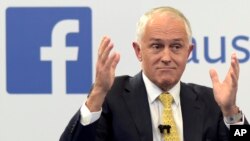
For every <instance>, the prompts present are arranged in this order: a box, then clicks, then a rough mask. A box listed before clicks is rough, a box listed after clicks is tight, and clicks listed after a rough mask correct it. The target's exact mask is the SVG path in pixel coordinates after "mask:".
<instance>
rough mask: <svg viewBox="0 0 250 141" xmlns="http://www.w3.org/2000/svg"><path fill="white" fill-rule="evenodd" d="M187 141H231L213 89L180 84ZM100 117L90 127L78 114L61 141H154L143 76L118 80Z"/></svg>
mask: <svg viewBox="0 0 250 141" xmlns="http://www.w3.org/2000/svg"><path fill="white" fill-rule="evenodd" d="M180 100H181V109H182V116H183V130H184V131H183V132H184V140H185V141H228V140H229V139H228V138H229V130H228V129H227V128H226V126H225V124H224V122H223V117H222V113H221V111H220V108H219V107H218V105H217V103H216V102H215V100H214V97H213V91H212V89H211V88H207V87H204V86H199V85H195V84H185V83H181V91H180ZM102 110H103V111H102V114H101V117H100V119H99V120H98V121H96V122H94V123H93V124H90V125H88V126H82V125H81V123H80V122H79V119H80V112H79V111H78V112H77V113H76V114H75V116H74V117H73V118H72V119H71V121H70V122H69V124H68V126H67V127H66V129H65V131H64V133H63V134H62V136H61V138H60V141H152V140H153V135H152V123H151V116H150V109H149V103H148V97H147V93H146V88H145V85H144V82H143V80H142V74H141V73H139V74H137V75H136V76H135V77H129V76H120V77H116V79H115V82H114V85H113V86H112V88H111V90H110V91H109V93H108V95H107V96H106V100H105V102H104V104H103V109H102Z"/></svg>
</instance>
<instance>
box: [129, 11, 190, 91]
mask: <svg viewBox="0 0 250 141" xmlns="http://www.w3.org/2000/svg"><path fill="white" fill-rule="evenodd" d="M171 15H172V14H159V15H154V17H153V18H152V19H151V20H149V21H148V23H147V24H146V27H145V31H144V33H143V34H142V37H141V41H140V42H139V43H134V44H133V46H134V49H135V52H136V55H137V57H138V59H139V60H140V61H141V63H142V69H143V72H144V73H145V74H146V76H147V77H148V78H149V79H150V80H151V81H152V82H153V83H155V84H156V85H157V86H158V87H160V88H161V89H163V90H165V91H167V90H169V89H170V88H172V87H173V86H174V85H175V84H176V83H177V82H178V81H179V80H180V78H181V75H182V73H183V71H184V69H185V66H186V63H187V60H188V56H189V54H190V52H191V51H192V48H193V46H192V45H190V44H189V40H188V35H187V32H186V28H185V24H184V21H183V20H181V19H180V18H179V17H175V16H171Z"/></svg>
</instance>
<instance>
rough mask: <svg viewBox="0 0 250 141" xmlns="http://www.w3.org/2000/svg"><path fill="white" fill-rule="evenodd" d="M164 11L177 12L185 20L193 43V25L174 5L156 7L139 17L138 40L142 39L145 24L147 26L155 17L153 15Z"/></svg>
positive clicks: (189, 38)
mask: <svg viewBox="0 0 250 141" xmlns="http://www.w3.org/2000/svg"><path fill="white" fill-rule="evenodd" d="M162 13H172V14H175V15H176V16H177V17H180V18H181V19H182V20H183V21H184V23H185V27H186V32H187V35H188V40H189V42H190V43H191V42H192V30H191V26H190V23H189V21H188V19H187V18H186V17H185V16H184V14H183V13H182V12H180V11H179V10H177V9H175V8H172V7H167V6H166V7H157V8H154V9H152V10H150V11H148V12H146V13H145V14H144V15H142V16H141V18H140V19H139V22H138V23H137V30H136V36H137V40H138V41H139V40H140V39H141V37H142V35H143V33H144V30H145V26H146V24H147V22H148V21H149V20H150V19H151V18H152V17H153V15H154V14H162Z"/></svg>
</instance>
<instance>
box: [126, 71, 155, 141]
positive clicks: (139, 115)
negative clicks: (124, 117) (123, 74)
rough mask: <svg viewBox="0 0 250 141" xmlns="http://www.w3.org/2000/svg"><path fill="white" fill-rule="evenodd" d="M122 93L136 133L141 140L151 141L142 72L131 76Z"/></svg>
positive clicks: (150, 125)
mask: <svg viewBox="0 0 250 141" xmlns="http://www.w3.org/2000/svg"><path fill="white" fill-rule="evenodd" d="M125 88H126V92H125V93H124V95H123V98H124V100H125V103H126V105H127V108H128V111H129V114H130V115H131V117H132V118H133V120H134V122H135V125H136V128H137V131H138V134H139V136H140V138H141V140H142V141H152V140H153V135H152V134H153V132H152V123H151V115H150V109H149V104H148V97H147V92H146V88H145V85H144V82H143V80H142V74H141V73H139V74H137V75H136V76H135V77H133V78H132V79H131V80H130V81H129V83H128V85H126V87H125Z"/></svg>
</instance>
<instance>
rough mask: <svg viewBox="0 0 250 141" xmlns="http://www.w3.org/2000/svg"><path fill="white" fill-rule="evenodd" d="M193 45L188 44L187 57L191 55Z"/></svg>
mask: <svg viewBox="0 0 250 141" xmlns="http://www.w3.org/2000/svg"><path fill="white" fill-rule="evenodd" d="M194 47H195V46H194V44H190V45H189V47H188V56H189V55H190V54H191V52H192V51H193V49H194Z"/></svg>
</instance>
